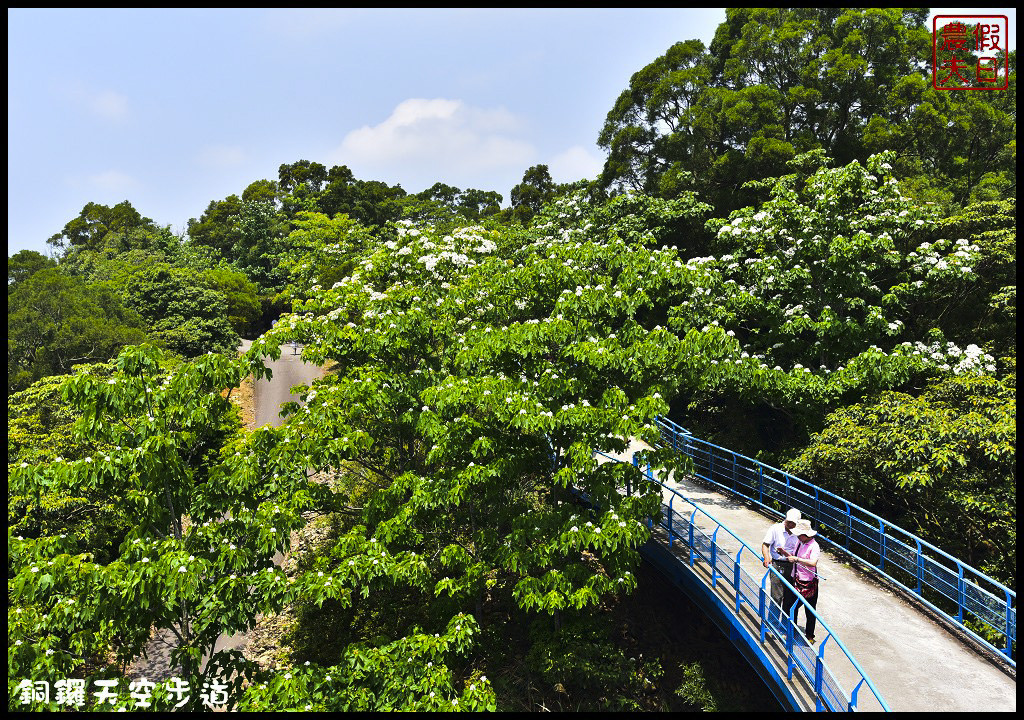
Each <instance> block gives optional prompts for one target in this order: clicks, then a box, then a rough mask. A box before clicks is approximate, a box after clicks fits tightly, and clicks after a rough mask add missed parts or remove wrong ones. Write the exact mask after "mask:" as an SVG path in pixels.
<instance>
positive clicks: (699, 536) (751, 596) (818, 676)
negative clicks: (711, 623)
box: [597, 451, 889, 711]
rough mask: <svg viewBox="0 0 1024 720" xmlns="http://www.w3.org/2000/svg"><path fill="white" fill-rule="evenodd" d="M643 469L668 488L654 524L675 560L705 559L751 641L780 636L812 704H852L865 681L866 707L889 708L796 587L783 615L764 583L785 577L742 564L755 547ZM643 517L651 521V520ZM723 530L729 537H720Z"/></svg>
mask: <svg viewBox="0 0 1024 720" xmlns="http://www.w3.org/2000/svg"><path fill="white" fill-rule="evenodd" d="M597 454H598V455H601V456H603V457H605V458H607V459H608V460H612V461H615V462H624V461H622V460H620V459H618V458H615V457H612V456H610V455H607V454H605V453H602V452H600V451H598V453H597ZM634 464H636V459H635V458H634ZM646 475H647V478H648V479H649V480H650V481H651V482H654V483H657V484H658V485H659V486H660V487H661V488H662V491H663V492H662V497H663V498H664V497H665V491H667V492H668V493H670V497H669V502H668V505H664V504H663V505H662V519H661V520H660V521H659V526H660V527H662V528H664V529H665V530H666V532H667V533H668V546H669V548H672V547H673V546H674V544H675V543H676V542H677V541H678V542H680V543H681V544H682V545H685V546H686V548H687V551H688V552H687V554H688V557H687V558H685V559H683V558H679V560H680V562H687V563H688V565H689V567H690V568H691V570H692V569H693V568H694V565H695V564H696V563H698V562H704V563H706V564H707V566H708V568H709V569H710V573H711V581H710V582H711V588H712V589H715V588H716V587H718V586H719V585H720V584H721V583H725V584H726V585H727V586H728V588H729V590H728V591H727V592H726V593H725V594H726V595H731V600H730V603H729V604H726V603H725V602H724V600H722V598H721V597H719V600H720V602H721V604H722V606H723V608H724V609H725V610H726V611H727V612H729V613H730V614H732V615H733V616H735V617H737V618H738V619H741V620H742V619H743V618H744V616H746V619H748V620H752V621H753V624H756V626H757V627H758V628H759V636H753V635H750V632H749V627H748V626H747V625H746V624H743V623H741V624H740V627H742V628H743V629H744V631H746V632H747V633H748V636H749V639H750V640H751V641H753V642H755V643H759V644H760V645H761V646H762V647H766V646H767V645H769V643H771V642H772V639H773V638H775V639H777V640H778V641H779V644H778V645H776V647H779V648H781V650H782V651H783V652H784V653H785V661H786V665H787V668H786V673H787V677H788V678H789V679H790V680H792V677H793V672H794V671H796V672H798V673H799V674H800V675H801V676H802V677H803V678H804V679H805V680H806V681H807V685H808V689H809V690H810V691H811V692H812V693H813V695H814V698H815V704H816V709H817V710H819V711H821V710H831V711H850V710H856V709H858V703H859V700H858V696H859V694H860V693H861V690H862V688H863V687H865V686H866V687H867V689H868V691H869V692H870V694H871V696H873V699H874V700H875V701H876V702H877V706H876V705H874V703H872V704H871V707H870V708H869V709H873V710H877V709H881V710H886V711H888V710H889V706H888V704H886V702H885V700H884V699H883V698H882V696H881V694H880V693H879V692H878V690H877V689H876V688H875V686H874V684H873V683H872V682H871V680H870V679H868V677H867V675H866V674H865V673H864V671H863V669H862V668H861V667H860V665H859V664H858V663H857V661H856V660H855V659H854V657H853V655H852V654H851V653H850V651H849V650H848V649H847V648H846V646H845V645H844V644H843V643H842V641H840V639H839V638H838V637H837V636H836V634H835V633H834V632H833V631H832V629H831V628H830V627H829V626H828V624H827V623H826V622H825V620H824V619H823V618H822V617H821V615H819V614H818V612H817V611H816V610H815V609H814V608H812V607H811V606H810V605H809V604H808V603H807V601H806V600H805V599H804V598H803V597H801V596H800V595H799V593H796V600H797V602H794V604H793V606H792V607H791V608H790V611H789V617H788V618H786V617H785V616H784V615H783V613H782V608H781V607H780V606H779V605H778V604H777V603H776V602H775V601H774V600H772V598H771V591H770V589H769V587H768V583H769V582H770V577H771V575H772V574H774V575H775V577H776V578H777V579H778V580H780V581H782V582H784V583H785V582H786V581H785V580H784V579H783V578H782V576H781V575H780V574H779V572H778V571H777V570H776V569H775V568H774V567H770V568H768V569H767V571H765V572H764V574H763V575H762V576H761V578H760V580H758V579H757V578H755V577H753V576H752V575H751V574H750V573H749V572H748V571H747V570H746V569H745V568H744V567H742V564H741V563H742V560H743V555H744V553H746V554H747V555H748V556H749V558H750V561H751V563H753V562H754V561H755V560H756V563H757V566H758V567H760V566H761V555H760V553H759V552H757V551H756V550H755V549H754V548H753V547H751V546H750V545H748V544H747V543H746V542H745V541H744V540H743V539H742V538H740V537H739V536H738V535H736V533H734V532H733V531H732V530H730V529H729V528H728V527H727V526H726V525H724V524H722V523H721V522H720V521H719V520H717V519H716V518H715V517H714V516H713V515H712V514H711V513H709V512H707V511H706V510H704V509H703V508H702V507H700V506H699V505H698V504H697V503H695V502H693V501H692V500H690V499H689V498H687V497H686V496H685V495H684V494H683V493H681V492H680V491H679V490H677V489H675V488H672V487H669V486H667V485H665V484H664V483H663V482H662V481H661V480H659V479H658V478H657V477H655V476H654V474H653V473H652V472H651V469H650V467H648V468H647V470H646ZM635 490H636V486H635V485H634V484H632V483H631V484H629V485H628V486H627V488H626V492H627V493H631V492H633V491H635ZM683 506H687V507H688V510H687V511H686V512H680V509H681V508H682V507H683ZM648 522H649V523H651V524H653V522H652V521H648ZM702 526H703V527H702ZM712 528H713V529H712ZM723 535H724V536H728V537H727V538H725V537H722V536H723ZM800 606H803V608H804V609H805V611H806V612H808V613H813V614H814V616H815V617H816V618H817V622H818V625H819V627H820V629H821V631H822V632H824V638H823V639H822V641H821V644H820V645H819V646H818V649H817V651H815V649H814V647H813V646H811V644H810V643H808V642H807V638H806V637H805V636H804V634H803V632H802V631H801V630H800V629H799V627H798V626H797V624H796V622H794V618H795V615H796V611H797V608H798V607H800ZM831 647H834V648H837V649H838V651H839V652H838V653H832V654H833V655H834V656H835V657H832V658H831V659H830V660H829V661H828V662H827V661H826V653H827V652H829V651H830V648H831ZM837 661H843V662H845V663H846V664H847V667H846V668H844V669H846V670H847V672H846V673H845V674H846V676H847V677H851V676H852V677H855V678H857V680H856V682H855V683H854V684H853V686H852V687H851V688H850V689H849V692H847V691H846V690H845V689H844V688H843V687H842V685H841V683H840V682H839V681H838V680H837V679H836V676H835V673H834V672H833V668H830V666H829V662H831V663H832V664H833V665H834V664H835V663H836V662H837ZM861 709H863V708H861Z"/></svg>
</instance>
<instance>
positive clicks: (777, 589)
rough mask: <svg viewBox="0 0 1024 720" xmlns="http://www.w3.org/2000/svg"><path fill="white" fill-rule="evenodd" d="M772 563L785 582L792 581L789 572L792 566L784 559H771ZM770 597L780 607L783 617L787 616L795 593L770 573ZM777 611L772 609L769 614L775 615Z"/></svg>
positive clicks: (794, 599) (794, 598)
mask: <svg viewBox="0 0 1024 720" xmlns="http://www.w3.org/2000/svg"><path fill="white" fill-rule="evenodd" d="M772 565H773V566H774V567H775V569H776V570H778V571H779V574H780V575H782V577H784V578H785V579H786V582H787V583H792V582H793V578H792V576H791V575H790V574H789V573H791V572H792V571H793V566H792V565H791V564H790V563H788V562H785V561H779V560H773V561H772ZM771 580H772V599H773V600H775V602H777V603H778V604H779V605H780V606H781V607H782V614H783V616H784V617H789V608H790V607H792V606H793V603H794V602H795V601H796V594H795V593H794V592H793V591H792V590H790V589H789V588H788V587H786V586H785V585H783V584H782V583H780V582H779V581H778V580H777V579H776V578H775V576H774V575H772V578H771ZM776 612H777V611H775V610H772V611H771V613H770V615H771V616H772V617H774V616H775V614H776Z"/></svg>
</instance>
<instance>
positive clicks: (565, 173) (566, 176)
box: [548, 145, 604, 183]
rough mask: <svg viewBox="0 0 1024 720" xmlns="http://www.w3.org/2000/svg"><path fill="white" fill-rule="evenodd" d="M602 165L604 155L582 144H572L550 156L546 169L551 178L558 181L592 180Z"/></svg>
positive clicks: (599, 171)
mask: <svg viewBox="0 0 1024 720" xmlns="http://www.w3.org/2000/svg"><path fill="white" fill-rule="evenodd" d="M603 167H604V156H603V155H599V154H598V153H596V152H593V151H590V150H587V149H586V148H585V147H583V146H582V145H573V146H572V147H571V148H569V149H568V150H566V151H565V152H561V153H559V154H558V155H555V156H554V157H553V158H551V161H550V162H549V163H548V170H549V171H550V172H551V179H552V180H554V181H555V182H558V183H564V182H576V181H577V180H583V179H586V180H593V179H594V178H596V177H597V176H598V175H599V174H600V173H601V169H602V168H603Z"/></svg>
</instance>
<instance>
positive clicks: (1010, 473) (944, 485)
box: [787, 370, 1017, 587]
mask: <svg viewBox="0 0 1024 720" xmlns="http://www.w3.org/2000/svg"><path fill="white" fill-rule="evenodd" d="M1015 396H1016V373H1015V371H1012V370H1011V371H1010V372H1008V373H1006V374H1005V375H1003V376H1001V377H993V376H991V375H975V374H964V375H960V376H957V377H954V378H944V379H942V380H941V381H938V382H935V383H933V384H931V385H929V386H928V388H927V389H926V390H925V392H924V393H923V394H922V395H921V396H920V397H913V396H910V395H907V394H904V393H894V392H887V393H883V394H881V395H880V396H878V397H877V398H873V399H870V400H867V401H865V402H863V403H858V404H855V405H851V406H848V407H844V408H842V409H841V410H838V411H836V412H835V413H833V414H832V415H830V416H829V418H828V423H827V425H826V427H825V428H824V429H823V430H822V431H821V433H819V434H817V435H815V436H814V438H813V441H812V442H811V444H810V445H809V446H808V447H807V448H806V449H805V450H804V451H803V452H802V453H801V454H800V456H799V457H797V458H796V459H795V460H793V461H792V462H791V463H790V464H789V466H788V467H787V470H789V471H790V472H793V473H794V474H796V475H798V476H800V477H803V478H805V479H807V480H810V481H812V482H815V483H818V484H819V485H821V486H823V487H825V488H828V489H830V490H832V491H833V492H836V493H837V494H840V495H842V496H844V497H851V498H857V500H858V503H859V504H862V505H864V506H866V507H869V508H872V507H873V508H877V509H878V510H879V511H880V514H882V515H883V516H884V517H887V518H889V519H891V520H893V521H894V522H897V523H898V524H900V525H901V526H903V527H906V528H908V529H910V530H911V531H913V532H916V533H919V534H920V535H921V536H922V537H924V538H926V539H928V540H931V541H932V542H934V543H935V544H936V545H938V546H939V547H941V548H943V549H945V550H946V551H947V552H949V553H950V554H952V555H954V556H956V557H959V558H962V559H963V560H965V561H967V562H968V563H971V564H972V565H975V566H976V567H979V568H981V569H982V570H983V571H984V572H986V573H988V574H991V575H992V576H993V577H995V578H997V579H999V580H1000V581H1002V582H1004V583H1006V584H1007V585H1008V586H1010V587H1014V586H1015V584H1016V568H1017V560H1016V546H1017V543H1016V541H1015V538H1016V534H1017V533H1016V528H1017V511H1016V508H1017V502H1016V497H1017V483H1016V469H1015V468H1016V439H1017V430H1016V403H1015Z"/></svg>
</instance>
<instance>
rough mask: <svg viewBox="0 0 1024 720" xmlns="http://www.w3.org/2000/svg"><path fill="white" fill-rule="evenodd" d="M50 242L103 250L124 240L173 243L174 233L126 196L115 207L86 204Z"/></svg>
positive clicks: (69, 247)
mask: <svg viewBox="0 0 1024 720" xmlns="http://www.w3.org/2000/svg"><path fill="white" fill-rule="evenodd" d="M46 242H47V243H48V244H50V245H53V246H54V247H56V248H57V249H59V250H61V251H64V250H78V249H87V250H99V249H101V248H104V247H107V246H109V245H111V244H112V243H120V244H121V245H122V247H124V246H126V245H129V246H139V245H143V246H152V245H160V244H164V245H166V244H169V243H173V236H172V235H171V234H170V231H169V230H167V229H166V228H165V229H161V228H159V227H157V225H156V224H154V222H153V221H152V220H150V219H149V218H147V217H142V215H140V214H139V211H138V210H136V209H135V208H134V207H132V204H131V203H130V202H128V201H127V200H125V201H124V202H122V203H118V204H117V205H114V206H113V207H108V206H106V205H100V204H98V203H88V204H86V206H85V207H84V208H82V212H81V213H79V215H78V217H77V218H75V219H74V220H71V221H70V222H69V223H67V224H66V225H65V226H64V229H63V230H61V231H60V232H59V233H57V234H55V235H53V236H51V237H50V238H49V239H48V240H47V241H46Z"/></svg>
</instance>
